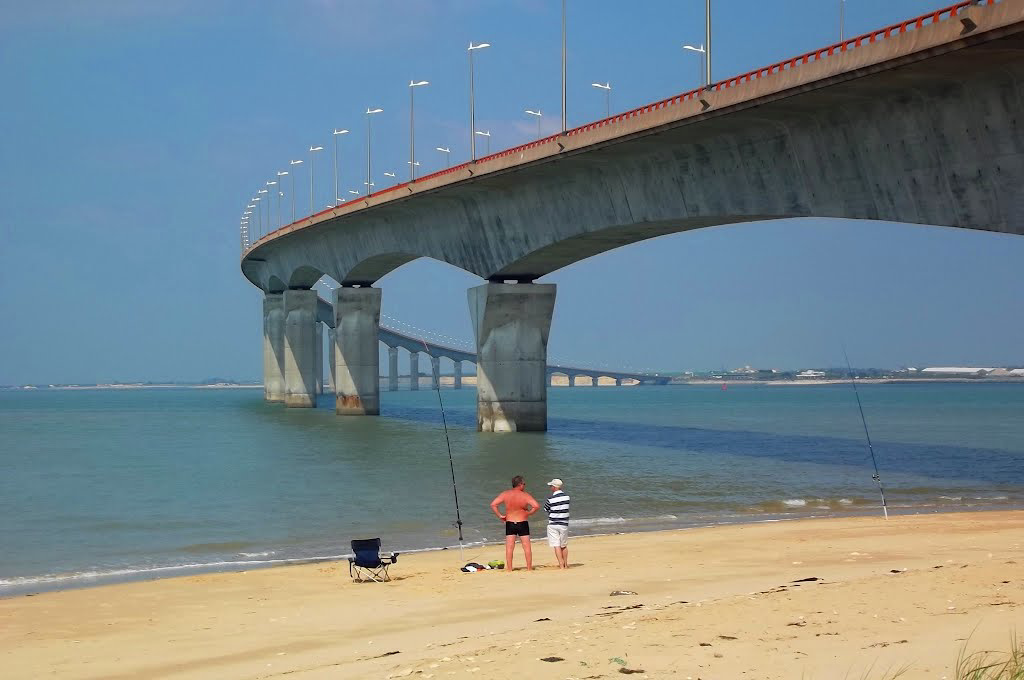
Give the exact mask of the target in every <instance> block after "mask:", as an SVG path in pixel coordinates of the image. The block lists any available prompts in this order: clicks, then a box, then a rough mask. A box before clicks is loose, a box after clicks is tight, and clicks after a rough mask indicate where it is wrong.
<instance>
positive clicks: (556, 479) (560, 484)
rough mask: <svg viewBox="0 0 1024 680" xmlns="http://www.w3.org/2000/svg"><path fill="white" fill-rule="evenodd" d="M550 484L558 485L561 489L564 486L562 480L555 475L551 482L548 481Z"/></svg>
mask: <svg viewBox="0 0 1024 680" xmlns="http://www.w3.org/2000/svg"><path fill="white" fill-rule="evenodd" d="M548 486H557V487H558V488H559V489H561V488H562V480H561V479H559V478H558V477H555V478H554V479H552V480H551V481H550V482H548Z"/></svg>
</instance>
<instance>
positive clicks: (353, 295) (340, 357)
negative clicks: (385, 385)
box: [332, 286, 381, 416]
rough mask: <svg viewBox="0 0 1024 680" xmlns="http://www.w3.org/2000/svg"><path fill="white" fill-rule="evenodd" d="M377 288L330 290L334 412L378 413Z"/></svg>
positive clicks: (355, 414) (359, 414)
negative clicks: (331, 294) (332, 333)
mask: <svg viewBox="0 0 1024 680" xmlns="http://www.w3.org/2000/svg"><path fill="white" fill-rule="evenodd" d="M380 295H381V290H380V288H346V287H344V286H342V287H340V288H335V289H334V328H335V332H336V333H337V340H336V341H335V343H334V347H333V348H332V351H333V352H334V362H335V365H336V370H337V377H336V378H335V380H336V383H337V384H336V385H335V392H334V397H335V400H334V411H335V413H337V414H338V415H341V416H376V415H380V352H379V351H378V349H377V333H378V330H379V326H380Z"/></svg>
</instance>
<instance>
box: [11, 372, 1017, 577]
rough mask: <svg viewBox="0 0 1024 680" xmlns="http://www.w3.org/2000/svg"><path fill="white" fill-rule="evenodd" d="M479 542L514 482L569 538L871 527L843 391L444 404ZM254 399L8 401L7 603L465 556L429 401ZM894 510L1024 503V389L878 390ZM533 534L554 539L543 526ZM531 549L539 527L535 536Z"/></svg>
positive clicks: (492, 527)
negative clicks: (367, 405)
mask: <svg viewBox="0 0 1024 680" xmlns="http://www.w3.org/2000/svg"><path fill="white" fill-rule="evenodd" d="M442 394H443V397H444V400H445V406H446V409H447V412H448V422H449V427H450V429H451V437H452V449H453V453H454V458H455V472H456V475H457V478H458V483H459V499H460V502H461V505H462V517H463V520H464V521H465V536H466V540H467V541H469V542H475V543H479V542H480V541H485V540H487V541H490V540H496V539H499V538H500V537H501V534H502V531H501V530H502V527H501V525H500V524H499V522H498V521H497V520H496V519H495V518H494V517H493V515H491V514H490V510H489V508H488V504H489V503H490V500H491V499H492V498H493V497H494V496H495V495H496V494H497V493H498V492H499V491H500V490H502V489H503V488H505V487H506V486H507V485H508V480H509V478H511V477H512V476H513V475H515V474H522V475H524V476H525V477H526V479H527V490H529V491H532V492H533V493H534V495H536V496H537V497H538V498H540V497H542V495H543V494H544V493H545V491H546V488H545V487H544V482H546V481H547V480H548V479H549V478H551V477H561V478H562V479H563V480H565V482H566V490H567V491H569V492H570V493H571V494H572V498H573V508H572V510H573V532H574V533H575V534H577V535H578V534H581V533H588V532H590V533H607V532H614V531H639V530H647V529H655V528H671V527H687V526H697V525H707V524H715V523H723V522H749V521H761V520H768V519H784V518H795V517H806V516H831V515H840V514H856V513H877V512H879V500H878V491H877V488H876V486H875V485H874V482H873V481H872V479H871V475H872V468H871V460H870V458H869V456H868V453H867V448H866V446H865V443H864V433H863V429H862V427H861V422H860V418H859V416H858V413H857V405H856V402H855V400H854V395H853V392H852V390H851V388H850V387H849V386H821V387H769V386H749V387H744V386H733V387H730V388H729V389H728V390H721V389H720V388H718V387H686V386H663V387H634V388H618V389H616V388H610V387H601V388H583V387H580V388H573V389H566V388H562V389H557V388H555V389H551V390H550V391H549V400H550V404H549V406H550V431H549V432H547V433H546V434H522V435H514V436H509V435H494V434H490V435H487V434H478V433H477V432H476V431H475V427H474V426H475V413H474V408H475V399H476V393H475V391H474V390H472V389H466V390H459V391H454V390H450V389H448V390H444V391H443V393H442ZM262 397H263V393H262V390H256V389H237V390H231V389H225V390H216V389H148V390H124V391H114V390H94V391H54V390H49V391H44V390H39V391H32V392H21V391H19V392H0V441H2V447H0V470H2V474H0V596H3V595H11V594H16V593H24V592H34V591H39V590H47V589H54V588H64V587H74V586H82V585H93V584H96V583H105V582H109V581H117V580H129V579H135V578H155V577H159V576H171V575H178V574H181V573H188V572H191V571H200V570H212V569H246V568H252V567H254V566H260V565H265V564H278V563H282V562H283V561H288V560H308V559H316V558H328V557H333V556H339V555H344V554H346V553H347V552H348V542H349V540H350V539H352V538H359V537H369V536H381V537H382V538H383V540H384V546H385V549H388V550H392V549H393V550H405V551H408V550H418V549H428V548H436V547H441V546H451V545H455V544H456V533H455V531H454V528H453V523H454V520H455V511H454V506H453V500H452V488H451V476H450V472H449V467H448V457H447V451H446V448H445V441H444V435H443V432H442V429H441V418H440V411H439V409H438V404H437V395H436V394H435V393H434V392H431V391H429V390H422V391H419V392H407V391H403V392H397V393H389V392H384V393H382V402H383V403H382V410H383V411H384V413H385V414H386V415H385V416H382V417H380V418H340V417H336V416H335V415H334V414H333V409H331V408H330V406H331V399H330V398H329V397H324V398H323V399H322V401H321V406H322V407H323V408H320V409H316V410H299V409H292V410H286V409H284V408H283V407H281V406H278V405H268V404H265V403H264V402H263V398H262ZM861 397H862V398H863V401H864V410H865V413H866V415H867V419H868V424H869V426H870V428H871V435H872V439H873V440H874V443H875V451H876V454H877V456H878V464H879V467H880V469H881V474H882V480H883V482H884V483H885V485H886V491H887V495H888V499H889V504H890V507H891V508H892V509H893V510H894V511H896V512H937V511H947V510H968V509H981V508H992V507H996V508H1006V507H1022V506H1024V385H1011V384H921V385H864V386H862V387H861ZM537 524H538V527H539V528H542V527H543V524H544V522H543V520H542V519H540V520H539V521H538V522H537ZM535 533H536V532H535Z"/></svg>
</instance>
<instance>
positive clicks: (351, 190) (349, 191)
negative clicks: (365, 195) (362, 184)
mask: <svg viewBox="0 0 1024 680" xmlns="http://www.w3.org/2000/svg"><path fill="white" fill-rule="evenodd" d="M348 193H350V194H355V195H356V196H358V195H359V192H358V191H356V190H355V189H349V190H348Z"/></svg>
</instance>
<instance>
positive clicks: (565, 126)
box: [527, 0, 569, 137]
mask: <svg viewBox="0 0 1024 680" xmlns="http://www.w3.org/2000/svg"><path fill="white" fill-rule="evenodd" d="M565 66H566V49H565V0H562V133H563V134H564V133H565V131H566V130H568V129H569V126H568V123H567V122H566V117H567V116H566V111H565V87H566V80H565V72H566V71H565ZM539 111H540V109H538V113H537V115H538V116H539V115H540V113H539ZM527 113H529V111H527ZM537 136H538V137H540V119H538V120H537Z"/></svg>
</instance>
